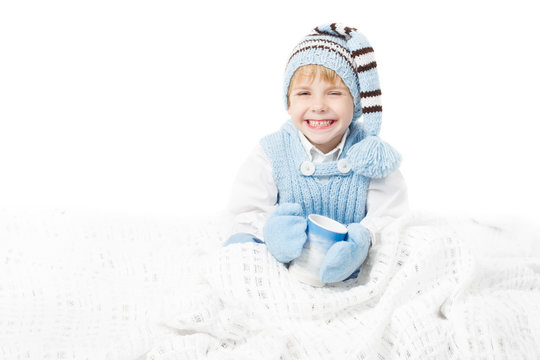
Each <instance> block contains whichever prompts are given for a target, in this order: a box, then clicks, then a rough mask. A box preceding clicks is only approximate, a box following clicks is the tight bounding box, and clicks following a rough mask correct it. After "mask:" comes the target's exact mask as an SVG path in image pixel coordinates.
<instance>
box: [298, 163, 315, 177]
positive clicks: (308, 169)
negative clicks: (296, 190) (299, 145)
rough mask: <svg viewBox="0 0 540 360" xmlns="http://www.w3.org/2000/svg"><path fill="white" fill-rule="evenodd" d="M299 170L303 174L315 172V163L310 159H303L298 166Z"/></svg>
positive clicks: (309, 174)
mask: <svg viewBox="0 0 540 360" xmlns="http://www.w3.org/2000/svg"><path fill="white" fill-rule="evenodd" d="M300 171H301V172H302V174H304V175H305V176H311V175H313V173H314V172H315V165H313V163H312V162H311V161H304V162H303V163H302V165H301V166H300Z"/></svg>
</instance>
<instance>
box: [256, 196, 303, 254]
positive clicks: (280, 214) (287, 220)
mask: <svg viewBox="0 0 540 360" xmlns="http://www.w3.org/2000/svg"><path fill="white" fill-rule="evenodd" d="M306 229H307V219H306V218H305V217H304V216H303V212H302V207H301V206H300V205H299V204H291V203H285V204H281V205H279V207H278V208H277V209H276V210H275V211H274V213H273V214H272V215H271V216H270V217H269V218H268V220H267V222H266V224H265V225H264V228H263V234H264V242H265V243H266V247H268V250H269V251H270V253H271V254H272V255H273V256H274V257H275V258H276V260H277V261H279V262H282V263H288V262H290V261H292V260H294V259H296V258H297V257H299V256H300V254H301V253H302V249H303V247H304V243H305V242H306V240H307V235H306Z"/></svg>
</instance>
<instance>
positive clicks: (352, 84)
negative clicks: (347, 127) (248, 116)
mask: <svg viewBox="0 0 540 360" xmlns="http://www.w3.org/2000/svg"><path fill="white" fill-rule="evenodd" d="M311 64H314V65H322V66H324V67H327V68H329V69H331V70H334V71H335V72H336V73H337V74H338V75H339V77H341V79H342V80H343V82H344V83H345V85H347V87H348V88H349V91H350V92H351V95H352V97H353V99H354V115H353V120H356V119H358V118H359V117H360V116H361V115H362V114H363V129H364V131H365V132H366V135H367V137H368V138H366V140H367V143H366V140H364V141H362V143H364V144H363V145H362V146H364V147H366V146H369V148H370V149H369V154H363V155H362V156H364V157H366V156H373V157H375V158H373V159H364V161H368V162H370V161H371V162H375V163H377V165H378V166H379V165H380V166H382V167H383V168H386V169H379V170H375V169H374V168H373V164H371V165H367V164H364V165H362V166H365V167H366V169H367V168H370V169H371V170H369V171H368V170H366V171H364V172H365V173H366V176H369V177H382V175H385V174H387V173H388V172H389V171H392V170H393V169H394V168H395V167H397V166H398V165H399V161H400V159H401V158H400V156H399V154H398V153H397V152H396V151H395V150H394V149H392V148H391V147H390V146H389V145H388V144H386V143H383V142H382V141H380V140H379V139H378V136H377V135H378V134H379V131H380V128H381V119H382V105H381V88H380V85H379V75H378V73H377V63H376V62H375V56H374V52H373V48H372V47H371V45H370V44H369V42H368V40H367V38H366V37H365V36H364V35H362V34H361V33H359V32H358V31H357V30H356V29H355V28H351V27H347V26H344V25H341V24H336V23H332V24H327V25H322V26H318V27H316V28H315V29H313V31H312V32H311V33H309V34H308V35H307V36H306V37H305V38H304V39H303V40H302V41H300V43H299V44H298V45H297V46H296V47H295V48H294V50H293V52H292V55H291V57H290V58H289V62H288V63H287V68H286V69H285V83H284V93H285V107H286V108H288V98H287V93H288V90H289V84H290V82H291V78H292V77H293V75H294V72H295V71H296V70H297V69H298V68H299V67H301V66H304V65H311ZM369 137H374V138H371V139H369ZM375 148H377V149H375ZM381 152H383V153H385V154H382V153H381ZM388 154H389V156H390V158H389V156H387V155H388ZM359 155H360V154H359ZM380 166H379V167H380ZM370 175H374V176H370Z"/></svg>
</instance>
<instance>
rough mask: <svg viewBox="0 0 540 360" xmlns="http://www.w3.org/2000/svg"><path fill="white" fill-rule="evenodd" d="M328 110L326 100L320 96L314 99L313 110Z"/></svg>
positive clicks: (317, 111)
mask: <svg viewBox="0 0 540 360" xmlns="http://www.w3.org/2000/svg"><path fill="white" fill-rule="evenodd" d="M326 110H327V107H326V103H325V102H324V100H323V99H321V98H319V97H317V98H314V99H313V102H312V104H311V111H312V112H316V113H320V112H325V111H326Z"/></svg>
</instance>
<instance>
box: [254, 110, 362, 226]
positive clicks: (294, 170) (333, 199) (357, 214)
mask: <svg viewBox="0 0 540 360" xmlns="http://www.w3.org/2000/svg"><path fill="white" fill-rule="evenodd" d="M365 136H366V135H365V132H364V130H363V129H362V126H361V124H360V123H358V122H353V123H352V124H351V126H350V127H349V135H348V136H347V139H346V141H345V146H344V148H343V151H342V155H341V159H340V160H339V161H333V162H329V163H319V164H313V163H311V162H310V159H309V156H308V154H307V153H306V151H305V149H304V147H303V146H302V143H301V141H300V138H299V136H298V130H297V129H296V128H295V127H294V125H293V123H292V122H291V121H288V122H286V123H285V124H284V125H283V126H282V128H281V129H280V130H279V131H277V132H275V133H273V134H270V135H267V136H266V137H264V138H263V139H262V140H261V145H262V148H263V150H264V152H265V153H266V155H267V157H268V159H269V160H270V163H271V166H272V170H273V173H274V180H275V182H276V186H277V189H278V203H279V204H281V203H297V204H300V205H301V206H302V209H303V211H304V216H307V215H309V214H320V215H325V216H328V217H330V218H332V219H334V220H336V221H339V222H341V223H342V224H346V225H348V224H350V223H357V222H360V221H361V220H362V219H363V218H364V217H365V215H366V199H367V190H368V187H369V181H370V179H369V178H368V177H366V176H364V175H361V174H360V172H359V171H355V166H354V163H355V161H356V159H357V157H358V154H355V150H356V148H358V147H354V145H355V144H357V143H358V142H359V141H361V140H362V139H363V138H364V137H365ZM306 169H307V170H306ZM319 176H330V178H329V180H328V181H325V182H321V181H320V180H319V179H318V177H319Z"/></svg>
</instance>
